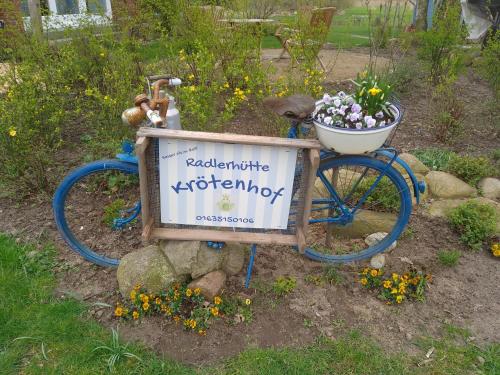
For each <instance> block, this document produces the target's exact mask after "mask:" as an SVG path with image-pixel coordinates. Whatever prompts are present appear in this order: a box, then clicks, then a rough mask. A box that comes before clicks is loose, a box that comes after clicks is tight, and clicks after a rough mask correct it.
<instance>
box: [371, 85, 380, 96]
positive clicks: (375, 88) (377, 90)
mask: <svg viewBox="0 0 500 375" xmlns="http://www.w3.org/2000/svg"><path fill="white" fill-rule="evenodd" d="M380 92H382V90H381V89H379V88H378V87H372V88H371V89H370V90H368V94H370V95H371V96H375V95H377V94H378V93H380Z"/></svg>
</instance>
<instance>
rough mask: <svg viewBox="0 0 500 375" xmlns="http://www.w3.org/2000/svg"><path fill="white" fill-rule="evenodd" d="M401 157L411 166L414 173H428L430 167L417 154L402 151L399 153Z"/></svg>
mask: <svg viewBox="0 0 500 375" xmlns="http://www.w3.org/2000/svg"><path fill="white" fill-rule="evenodd" d="M399 158H400V159H401V160H403V161H405V162H406V164H408V166H409V167H410V168H411V170H412V171H413V173H420V174H423V175H425V174H427V173H428V172H429V171H430V169H429V168H428V167H427V166H426V165H425V164H424V163H422V162H421V161H420V160H419V159H418V158H417V157H416V156H415V155H412V154H408V153H406V152H405V153H402V154H401V155H399Z"/></svg>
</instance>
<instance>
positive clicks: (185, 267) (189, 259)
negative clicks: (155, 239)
mask: <svg viewBox="0 0 500 375" xmlns="http://www.w3.org/2000/svg"><path fill="white" fill-rule="evenodd" d="M200 247H201V242H200V241H173V240H169V241H161V242H160V249H161V251H162V252H163V254H165V256H166V257H167V258H168V260H169V261H170V264H171V265H172V267H174V271H175V273H176V275H177V276H180V275H191V271H192V267H193V264H195V263H196V262H197V259H198V251H199V250H200Z"/></svg>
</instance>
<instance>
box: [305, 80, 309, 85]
mask: <svg viewBox="0 0 500 375" xmlns="http://www.w3.org/2000/svg"><path fill="white" fill-rule="evenodd" d="M308 84H309V80H308V79H307V78H306V79H305V80H304V85H306V86H307V85H308Z"/></svg>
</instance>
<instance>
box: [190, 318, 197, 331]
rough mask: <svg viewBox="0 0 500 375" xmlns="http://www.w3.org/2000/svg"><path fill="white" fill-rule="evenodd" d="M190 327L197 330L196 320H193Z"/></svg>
mask: <svg viewBox="0 0 500 375" xmlns="http://www.w3.org/2000/svg"><path fill="white" fill-rule="evenodd" d="M189 326H190V327H191V328H192V329H195V328H196V320H194V319H191V323H190V324H189Z"/></svg>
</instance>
